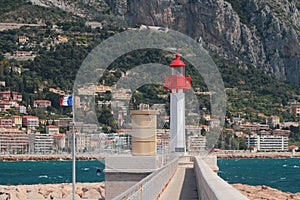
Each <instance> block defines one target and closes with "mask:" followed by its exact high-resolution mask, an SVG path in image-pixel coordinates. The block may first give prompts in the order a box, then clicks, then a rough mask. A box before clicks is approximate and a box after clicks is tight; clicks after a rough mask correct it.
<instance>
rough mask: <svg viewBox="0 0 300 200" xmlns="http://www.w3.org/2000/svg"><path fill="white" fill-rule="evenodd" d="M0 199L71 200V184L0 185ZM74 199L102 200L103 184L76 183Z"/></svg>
mask: <svg viewBox="0 0 300 200" xmlns="http://www.w3.org/2000/svg"><path fill="white" fill-rule="evenodd" d="M0 199H1V200H2V199H3V200H4V199H12V200H24V199H28V200H43V199H53V200H71V199H72V184H71V183H62V184H38V185H17V186H4V185H0ZM76 199H89V200H102V199H103V200H104V199H105V184H104V182H100V183H76Z"/></svg>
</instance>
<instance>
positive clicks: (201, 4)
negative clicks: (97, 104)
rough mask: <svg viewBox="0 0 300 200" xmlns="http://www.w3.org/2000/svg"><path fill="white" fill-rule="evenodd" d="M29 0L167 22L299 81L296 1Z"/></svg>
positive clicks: (137, 21)
mask: <svg viewBox="0 0 300 200" xmlns="http://www.w3.org/2000/svg"><path fill="white" fill-rule="evenodd" d="M31 1H33V2H35V3H40V4H43V5H48V6H49V5H50V6H51V5H52V6H57V7H60V8H62V9H64V10H67V11H70V12H73V13H77V14H80V15H87V10H86V7H83V6H82V5H89V6H90V7H93V8H97V9H96V10H98V11H99V12H103V11H104V12H107V13H108V12H113V13H114V14H115V15H118V16H120V17H121V18H122V19H124V20H126V21H127V22H128V23H129V24H130V25H132V26H136V25H141V24H144V25H154V26H162V27H168V28H171V29H174V30H177V31H180V32H182V33H185V34H187V35H189V36H190V37H192V38H193V39H196V40H198V41H199V42H200V43H202V45H203V47H204V48H206V49H208V50H209V51H210V52H211V53H215V54H217V55H219V56H221V57H223V58H225V59H227V60H231V61H233V62H236V63H238V64H239V65H240V66H241V67H246V65H245V64H251V65H253V66H255V67H257V68H262V69H264V70H265V71H266V72H271V73H274V74H275V75H276V77H277V78H279V79H281V80H287V81H290V82H293V83H296V84H298V85H300V77H299V75H298V74H299V72H300V12H299V8H300V3H299V2H298V0H272V1H270V0H241V1H235V0H81V1H79V0H77V1H71V0H31ZM74 2H77V3H74ZM108 6H109V8H107V7H108Z"/></svg>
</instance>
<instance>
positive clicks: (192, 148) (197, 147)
mask: <svg viewBox="0 0 300 200" xmlns="http://www.w3.org/2000/svg"><path fill="white" fill-rule="evenodd" d="M205 146H206V137H205V136H202V135H197V136H188V141H187V150H188V151H189V152H200V151H203V150H205Z"/></svg>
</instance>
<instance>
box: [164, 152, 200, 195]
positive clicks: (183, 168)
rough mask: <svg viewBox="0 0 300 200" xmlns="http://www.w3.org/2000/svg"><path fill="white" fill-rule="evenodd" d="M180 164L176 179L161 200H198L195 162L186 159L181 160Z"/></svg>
mask: <svg viewBox="0 0 300 200" xmlns="http://www.w3.org/2000/svg"><path fill="white" fill-rule="evenodd" d="M178 164H179V165H178V168H177V170H176V172H175V174H174V177H173V178H172V180H171V181H170V183H169V185H168V186H167V188H166V189H165V191H164V192H163V193H162V194H161V196H160V198H159V200H169V199H172V200H177V199H180V200H186V199H189V200H198V199H199V198H198V192H197V185H196V176H195V173H194V168H193V162H190V161H189V160H187V159H186V158H184V159H180V160H179V163H178Z"/></svg>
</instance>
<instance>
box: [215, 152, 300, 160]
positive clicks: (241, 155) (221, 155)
mask: <svg viewBox="0 0 300 200" xmlns="http://www.w3.org/2000/svg"><path fill="white" fill-rule="evenodd" d="M213 155H216V156H217V158H218V159H250V158H300V152H296V153H295V154H294V155H293V154H292V152H256V153H252V152H233V151H228V152H218V153H213Z"/></svg>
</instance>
